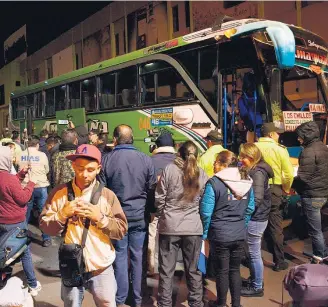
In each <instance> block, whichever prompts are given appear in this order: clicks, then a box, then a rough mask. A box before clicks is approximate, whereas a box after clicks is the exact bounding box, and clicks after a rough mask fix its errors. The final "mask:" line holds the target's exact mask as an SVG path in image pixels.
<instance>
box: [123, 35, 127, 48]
mask: <svg viewBox="0 0 328 307" xmlns="http://www.w3.org/2000/svg"><path fill="white" fill-rule="evenodd" d="M123 38H124V53H127V50H126V37H125V30H124V31H123Z"/></svg>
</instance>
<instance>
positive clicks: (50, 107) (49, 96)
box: [45, 88, 56, 116]
mask: <svg viewBox="0 0 328 307" xmlns="http://www.w3.org/2000/svg"><path fill="white" fill-rule="evenodd" d="M55 114H56V111H55V91H54V89H53V88H51V89H48V90H46V108H45V115H46V116H55Z"/></svg>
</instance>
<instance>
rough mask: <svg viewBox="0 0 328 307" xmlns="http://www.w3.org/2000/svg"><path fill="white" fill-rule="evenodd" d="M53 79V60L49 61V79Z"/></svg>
mask: <svg viewBox="0 0 328 307" xmlns="http://www.w3.org/2000/svg"><path fill="white" fill-rule="evenodd" d="M52 77H53V70H52V58H49V59H47V78H48V79H51V78H52Z"/></svg>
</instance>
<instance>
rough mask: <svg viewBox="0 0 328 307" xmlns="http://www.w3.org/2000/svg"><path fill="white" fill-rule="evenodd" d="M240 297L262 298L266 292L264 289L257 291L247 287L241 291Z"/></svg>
mask: <svg viewBox="0 0 328 307" xmlns="http://www.w3.org/2000/svg"><path fill="white" fill-rule="evenodd" d="M240 295H241V296H244V297H262V296H263V295H264V291H263V289H258V290H256V289H255V288H253V287H246V288H242V289H241V292H240Z"/></svg>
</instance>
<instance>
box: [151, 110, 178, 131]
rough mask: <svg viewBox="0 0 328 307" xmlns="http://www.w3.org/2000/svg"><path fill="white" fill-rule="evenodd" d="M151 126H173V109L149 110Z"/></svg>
mask: <svg viewBox="0 0 328 307" xmlns="http://www.w3.org/2000/svg"><path fill="white" fill-rule="evenodd" d="M151 125H152V126H155V127H158V126H168V125H173V108H162V109H153V110H151Z"/></svg>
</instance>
